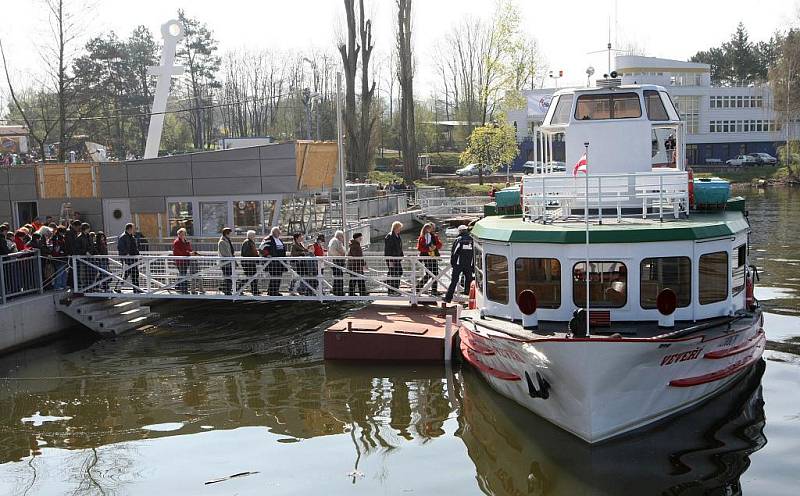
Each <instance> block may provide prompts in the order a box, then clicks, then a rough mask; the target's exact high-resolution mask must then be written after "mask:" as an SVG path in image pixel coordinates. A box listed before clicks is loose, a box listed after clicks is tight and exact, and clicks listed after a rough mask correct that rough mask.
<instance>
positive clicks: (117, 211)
mask: <svg viewBox="0 0 800 496" xmlns="http://www.w3.org/2000/svg"><path fill="white" fill-rule="evenodd" d="M111 215H113V216H114V218H115V219H117V220H119V219H121V218H122V210H120V209H118V208H115V209H114V211H113V212H112V213H111Z"/></svg>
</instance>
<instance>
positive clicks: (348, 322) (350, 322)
mask: <svg viewBox="0 0 800 496" xmlns="http://www.w3.org/2000/svg"><path fill="white" fill-rule="evenodd" d="M347 332H353V321H352V320H348V321H347Z"/></svg>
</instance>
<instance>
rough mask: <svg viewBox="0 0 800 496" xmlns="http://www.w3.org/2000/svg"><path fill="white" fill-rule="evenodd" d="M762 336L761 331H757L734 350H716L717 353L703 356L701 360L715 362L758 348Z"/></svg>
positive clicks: (713, 352) (762, 332)
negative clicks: (705, 359)
mask: <svg viewBox="0 0 800 496" xmlns="http://www.w3.org/2000/svg"><path fill="white" fill-rule="evenodd" d="M763 335H764V331H763V330H759V331H758V332H757V333H756V334H755V335H754V336H753V337H752V338H750V339H748V340H747V342H745V343H742V344H740V345H739V346H736V347H734V348H728V349H727V350H717V351H710V352H708V353H706V354H705V355H703V358H708V359H710V360H717V359H720V358H726V357H729V356H733V355H738V354H739V353H743V352H745V351H747V350H749V349H752V348H755V347H756V346H758V344H759V342H760V340H761V337H762V336H763Z"/></svg>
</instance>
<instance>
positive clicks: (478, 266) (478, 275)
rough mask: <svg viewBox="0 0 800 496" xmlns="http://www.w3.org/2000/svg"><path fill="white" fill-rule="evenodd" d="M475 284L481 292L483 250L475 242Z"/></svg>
mask: <svg viewBox="0 0 800 496" xmlns="http://www.w3.org/2000/svg"><path fill="white" fill-rule="evenodd" d="M474 249H475V286H476V287H477V288H478V291H480V292H483V250H481V247H480V246H479V245H478V244H477V243H475V244H474Z"/></svg>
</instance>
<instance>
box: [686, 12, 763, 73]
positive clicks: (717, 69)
mask: <svg viewBox="0 0 800 496" xmlns="http://www.w3.org/2000/svg"><path fill="white" fill-rule="evenodd" d="M777 43H778V42H777V39H776V38H775V37H773V38H771V39H770V40H769V41H762V42H758V43H753V42H751V41H750V36H749V34H748V33H747V28H745V26H744V24H743V23H741V22H740V23H739V24H738V25H737V26H736V31H734V32H733V34H732V35H731V37H730V39H729V40H728V41H726V42H724V43H722V45H720V46H719V47H712V48H709V49H708V50H703V51H699V52H697V53H696V54H695V55H694V56H692V58H691V59H689V60H690V61H691V62H700V63H703V64H709V65H710V66H711V81H712V82H713V83H714V84H720V85H734V84H750V83H757V82H764V81H766V80H767V76H768V74H767V72H768V70H769V67H770V66H771V65H772V64H773V63H774V62H775V60H776V47H777Z"/></svg>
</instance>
